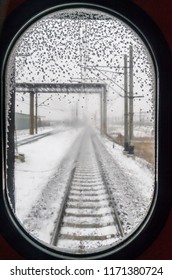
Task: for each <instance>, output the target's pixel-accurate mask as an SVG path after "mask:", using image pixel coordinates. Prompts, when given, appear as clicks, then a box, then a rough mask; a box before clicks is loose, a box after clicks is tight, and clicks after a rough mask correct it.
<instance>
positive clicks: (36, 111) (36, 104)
mask: <svg viewBox="0 0 172 280" xmlns="http://www.w3.org/2000/svg"><path fill="white" fill-rule="evenodd" d="M35 133H36V134H37V133H38V93H37V92H36V93H35Z"/></svg>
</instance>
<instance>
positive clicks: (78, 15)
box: [15, 9, 154, 119]
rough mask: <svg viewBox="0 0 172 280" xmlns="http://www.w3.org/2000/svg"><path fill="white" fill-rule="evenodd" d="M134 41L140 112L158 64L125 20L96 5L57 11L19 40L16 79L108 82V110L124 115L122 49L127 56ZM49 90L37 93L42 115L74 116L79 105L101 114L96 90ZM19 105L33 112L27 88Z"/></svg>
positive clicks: (111, 114)
mask: <svg viewBox="0 0 172 280" xmlns="http://www.w3.org/2000/svg"><path fill="white" fill-rule="evenodd" d="M131 45H132V46H133V63H134V69H133V70H134V95H138V96H142V98H135V99H134V111H135V114H136V115H137V114H138V113H139V112H140V109H141V110H142V111H143V112H147V111H151V110H152V96H153V95H154V69H153V63H152V60H151V58H150V55H149V53H148V51H147V48H146V47H145V45H144V43H143V42H142V40H141V39H140V38H139V36H138V35H137V34H136V33H135V32H134V31H133V30H132V29H131V28H129V27H128V26H127V25H126V24H124V23H123V22H122V21H120V20H119V19H117V18H114V17H110V16H109V15H106V14H104V13H102V12H98V11H95V10H89V9H75V10H67V11H65V12H63V11H62V12H56V13H53V14H50V15H49V16H46V17H43V18H42V19H40V20H39V21H37V22H36V23H34V24H33V25H32V26H31V27H30V28H28V29H27V30H26V31H25V32H24V34H23V35H22V36H21V37H20V40H19V41H18V42H17V44H16V46H15V50H16V59H15V62H16V82H27V83H63V82H64V83H76V82H77V83H78V82H92V83H105V84H106V86H107V89H108V97H107V99H108V107H107V109H108V116H109V118H116V117H122V116H123V112H124V111H123V107H124V98H123V96H124V92H123V88H124V75H123V72H124V69H123V65H124V55H125V54H126V55H127V56H128V57H129V47H130V46H131ZM128 61H129V58H128ZM50 95H51V94H48V93H46V94H45V93H42V94H40V95H39V97H38V113H39V114H40V115H42V116H46V117H50V118H57V119H62V118H66V117H70V116H72V114H74V112H75V111H76V107H77V108H78V111H79V114H80V116H83V115H84V114H86V115H89V116H90V118H92V117H93V116H95V115H97V116H99V113H100V98H99V96H98V94H87V96H86V94H84V93H83V94H80V95H78V94H53V96H52V97H51V98H50ZM46 99H48V100H47V101H45V100H46ZM44 101H45V102H44ZM41 103H42V104H41ZM39 104H41V105H40V106H39ZM16 111H17V112H22V113H29V94H24V95H23V94H22V93H18V94H17V95H16ZM147 115H148V116H150V114H147Z"/></svg>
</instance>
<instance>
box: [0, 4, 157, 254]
mask: <svg viewBox="0 0 172 280" xmlns="http://www.w3.org/2000/svg"><path fill="white" fill-rule="evenodd" d="M4 65H5V66H4V79H5V83H4V92H5V112H6V114H5V131H6V135H5V161H4V165H5V176H6V185H5V188H4V192H5V197H6V200H5V201H6V205H8V209H10V210H9V212H10V213H11V214H10V215H11V217H12V218H11V219H12V220H13V223H14V224H15V226H16V229H17V231H18V232H20V234H21V236H22V238H23V240H25V241H23V242H28V244H32V246H33V247H34V248H37V250H38V251H39V252H40V251H42V252H44V253H45V254H47V255H50V256H51V257H52V256H55V257H60V258H100V257H102V256H106V255H108V254H115V253H116V254H118V252H120V251H122V250H124V249H125V248H129V247H127V246H131V247H132V244H134V242H136V240H138V239H139V236H142V235H143V233H144V232H145V231H146V228H147V227H148V225H149V223H150V221H151V219H152V215H153V214H152V213H154V210H155V208H156V205H157V201H158V192H159V186H158V176H159V165H158V156H159V154H158V150H159V142H158V137H157V135H158V134H157V133H158V129H160V126H159V122H158V116H159V110H160V109H159V108H160V106H159V98H158V96H159V80H158V75H159V72H158V71H159V68H158V64H157V59H156V56H155V53H154V52H153V51H152V46H151V44H150V42H149V41H148V40H147V38H146V37H145V36H144V33H143V32H142V31H141V30H140V29H139V28H137V27H136V25H135V24H133V23H132V22H131V21H129V20H128V19H127V18H126V17H124V16H123V15H122V14H120V13H116V12H115V11H114V10H111V9H106V8H104V7H100V6H96V5H91V4H88V5H86V4H84V5H77V4H73V5H72V6H70V5H65V6H58V7H53V8H51V9H48V10H45V11H44V12H42V13H38V15H37V16H34V17H33V18H32V19H31V20H29V21H28V22H27V23H26V24H25V25H24V27H22V28H21V29H20V31H19V32H18V33H16V35H15V37H14V38H13V40H12V41H11V43H10V46H9V49H8V52H7V53H6V57H5V63H4ZM158 136H159V135H158ZM6 207H7V206H6Z"/></svg>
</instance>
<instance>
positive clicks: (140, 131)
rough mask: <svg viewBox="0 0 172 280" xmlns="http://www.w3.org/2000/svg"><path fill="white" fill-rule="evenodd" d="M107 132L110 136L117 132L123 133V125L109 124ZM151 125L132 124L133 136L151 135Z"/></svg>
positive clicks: (152, 131)
mask: <svg viewBox="0 0 172 280" xmlns="http://www.w3.org/2000/svg"><path fill="white" fill-rule="evenodd" d="M108 133H109V134H111V135H112V136H117V135H118V134H121V135H124V126H122V125H117V124H116V125H113V126H112V125H111V126H109V129H108ZM153 133H154V130H153V126H151V125H142V126H140V125H136V124H135V125H134V136H135V137H153Z"/></svg>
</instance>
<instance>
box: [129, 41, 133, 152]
mask: <svg viewBox="0 0 172 280" xmlns="http://www.w3.org/2000/svg"><path fill="white" fill-rule="evenodd" d="M129 71H130V72H129V79H130V83H129V154H134V145H133V115H134V113H133V99H134V97H133V46H132V45H131V46H130V61H129Z"/></svg>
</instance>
